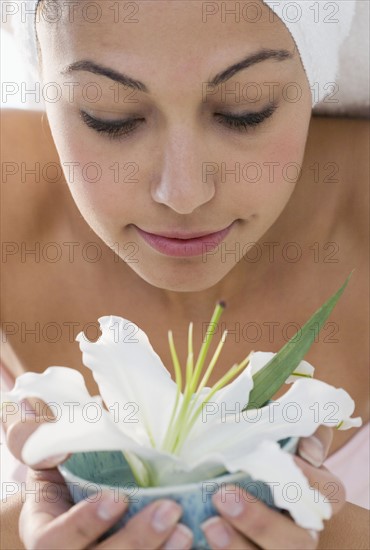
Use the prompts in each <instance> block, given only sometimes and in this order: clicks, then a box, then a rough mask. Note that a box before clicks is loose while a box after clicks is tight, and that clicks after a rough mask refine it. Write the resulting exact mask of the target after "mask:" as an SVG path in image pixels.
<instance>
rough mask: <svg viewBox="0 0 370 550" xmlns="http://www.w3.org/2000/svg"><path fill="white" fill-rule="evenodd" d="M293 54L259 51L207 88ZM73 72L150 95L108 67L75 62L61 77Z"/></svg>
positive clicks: (224, 73) (234, 66) (228, 70)
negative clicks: (246, 70) (240, 72)
mask: <svg viewBox="0 0 370 550" xmlns="http://www.w3.org/2000/svg"><path fill="white" fill-rule="evenodd" d="M292 58H293V54H292V53H291V52H289V51H288V50H266V49H263V50H260V51H259V52H256V53H254V54H250V55H248V56H247V57H245V58H244V59H242V60H241V61H239V62H238V63H234V64H233V65H231V66H230V67H227V69H225V70H223V71H221V72H219V73H218V74H216V76H215V77H214V78H212V79H211V81H210V82H207V84H208V85H209V86H218V85H219V84H222V83H223V82H226V81H227V80H229V79H230V78H232V77H233V76H234V75H235V74H236V73H238V72H239V71H242V70H243V69H248V68H249V67H251V66H252V65H256V64H257V63H261V62H262V61H267V60H271V59H272V60H274V61H285V60H286V59H292ZM74 71H87V72H90V73H94V74H97V75H101V76H106V77H107V78H110V79H111V80H114V81H115V82H119V83H120V84H123V85H124V86H126V87H128V88H132V89H133V90H138V91H140V92H145V93H150V90H149V88H148V87H147V86H146V85H145V84H144V83H143V82H141V81H140V80H135V79H134V78H131V77H129V76H128V75H126V74H124V73H120V72H118V71H115V70H114V69H110V68H109V67H104V66H103V65H99V64H97V63H94V62H93V61H89V60H87V59H86V60H81V61H75V62H74V63H71V64H70V65H67V66H66V67H65V68H64V69H63V70H62V71H61V73H60V74H61V75H69V74H71V73H72V72H74Z"/></svg>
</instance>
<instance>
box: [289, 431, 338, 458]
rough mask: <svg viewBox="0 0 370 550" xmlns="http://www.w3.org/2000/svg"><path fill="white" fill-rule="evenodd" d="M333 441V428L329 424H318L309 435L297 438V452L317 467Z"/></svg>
mask: <svg viewBox="0 0 370 550" xmlns="http://www.w3.org/2000/svg"><path fill="white" fill-rule="evenodd" d="M332 441H333V429H332V428H330V427H329V426H319V427H318V429H317V430H316V432H315V433H314V434H313V435H311V436H310V437H302V438H301V439H300V440H299V444H298V451H297V453H298V454H299V455H300V456H301V457H302V458H304V459H305V460H307V461H308V462H310V463H311V464H312V465H313V466H316V467H317V468H318V467H319V466H321V465H322V464H323V462H324V460H325V459H326V457H327V455H328V452H329V449H330V446H331V443H332Z"/></svg>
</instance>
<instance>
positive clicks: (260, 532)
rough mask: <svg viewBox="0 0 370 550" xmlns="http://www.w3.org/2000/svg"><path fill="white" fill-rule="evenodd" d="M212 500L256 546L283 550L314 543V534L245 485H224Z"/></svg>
mask: <svg viewBox="0 0 370 550" xmlns="http://www.w3.org/2000/svg"><path fill="white" fill-rule="evenodd" d="M212 500H213V502H214V504H215V506H216V507H217V509H218V511H219V513H220V514H221V515H222V517H223V518H224V519H226V520H227V521H228V522H229V523H230V524H231V525H232V526H233V527H234V529H236V530H237V531H238V532H239V533H241V534H242V535H244V536H245V537H247V538H248V539H249V540H251V541H252V542H253V543H254V544H256V545H257V546H260V547H262V548H265V549H271V548H284V549H285V550H290V549H291V550H293V549H294V550H296V549H297V548H299V549H300V550H303V549H314V548H316V547H317V540H315V539H317V537H316V536H315V537H314V536H313V535H312V534H311V533H310V532H309V531H308V530H306V529H303V528H302V527H299V526H298V525H297V524H296V523H294V521H292V520H291V519H290V518H289V517H286V516H284V515H282V514H281V513H280V512H278V511H276V510H272V509H271V508H269V507H268V506H267V505H266V504H264V503H263V502H261V501H260V500H258V499H256V497H254V496H252V495H250V494H249V493H247V491H245V490H244V489H240V488H239V489H235V487H229V488H227V487H225V488H224V490H222V489H221V490H219V491H218V492H217V493H216V494H215V495H214V496H213V497H212ZM216 548H217V547H216ZM226 548H227V547H226Z"/></svg>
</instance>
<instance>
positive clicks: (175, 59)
mask: <svg viewBox="0 0 370 550" xmlns="http://www.w3.org/2000/svg"><path fill="white" fill-rule="evenodd" d="M49 5H50V8H49V7H48V6H49ZM44 9H45V12H44V11H43V10H44ZM37 33H38V38H39V41H40V45H41V52H42V59H43V62H46V63H47V62H48V59H49V60H50V59H52V64H53V66H54V67H55V68H57V67H59V68H62V66H65V65H66V64H69V63H72V62H74V61H76V60H78V59H94V60H98V61H99V62H100V63H102V64H105V65H107V66H116V67H117V68H119V67H120V65H122V63H123V60H124V66H125V68H128V67H130V65H131V64H132V65H133V66H134V67H135V71H136V74H138V72H137V71H139V72H140V68H141V67H142V69H143V70H144V69H145V74H146V75H147V76H148V71H149V73H150V71H151V70H152V71H153V76H155V71H157V70H158V65H160V67H161V71H165V68H166V67H169V68H171V74H172V77H173V76H174V71H175V73H176V77H178V78H180V79H181V77H182V76H183V75H184V74H186V72H188V71H189V70H190V69H191V71H192V72H193V73H196V72H197V70H198V69H199V71H200V72H202V75H203V76H204V71H205V70H207V66H208V65H210V64H211V65H212V67H215V68H217V67H223V66H224V65H225V64H227V63H228V62H229V61H234V62H235V60H236V59H235V56H236V57H238V56H239V57H243V56H246V55H248V54H249V53H254V52H256V51H258V50H261V49H262V48H264V49H270V48H271V49H288V50H290V51H293V50H294V48H295V45H294V41H293V39H292V37H291V35H290V33H289V31H288V30H287V28H286V27H285V25H284V24H283V23H282V21H280V19H279V18H277V16H276V15H274V14H273V13H272V11H271V10H270V9H269V8H268V7H267V6H266V5H265V4H264V2H263V1H262V0H253V1H251V0H246V1H244V2H243V1H240V2H225V1H212V2H203V1H202V0H144V1H134V2H128V1H127V2H126V1H118V2H114V1H110V0H95V1H94V2H91V1H90V0H78V1H75V2H71V3H69V2H59V0H51V2H50V0H47V1H46V4H45V6H44V7H43V8H42V10H41V14H40V19H39V22H38V23H37ZM139 74H140V73H139Z"/></svg>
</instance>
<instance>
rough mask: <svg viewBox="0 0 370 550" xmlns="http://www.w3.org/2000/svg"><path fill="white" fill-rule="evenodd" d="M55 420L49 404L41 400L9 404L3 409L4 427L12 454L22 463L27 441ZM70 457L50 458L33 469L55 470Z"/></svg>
mask: <svg viewBox="0 0 370 550" xmlns="http://www.w3.org/2000/svg"><path fill="white" fill-rule="evenodd" d="M54 420H55V415H54V414H53V413H52V411H51V409H50V408H49V407H48V406H47V404H46V403H45V402H43V401H41V400H39V399H22V400H21V401H20V402H19V403H13V402H8V403H4V404H3V407H2V425H3V427H4V430H5V433H6V441H7V446H8V448H9V450H10V452H11V453H12V454H13V455H14V456H15V457H16V458H17V459H18V460H20V461H21V462H23V458H22V449H23V446H24V444H25V442H26V441H27V439H28V438H29V437H30V436H31V435H32V434H33V433H34V432H35V431H36V430H37V428H39V426H41V424H43V423H44V422H50V421H54ZM68 456H69V455H59V456H56V457H50V458H48V459H47V460H44V461H42V462H40V463H38V464H34V465H33V466H32V467H33V468H35V469H38V468H53V467H55V466H56V465H57V464H60V463H61V462H63V461H64V460H66V459H67V458H68Z"/></svg>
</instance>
